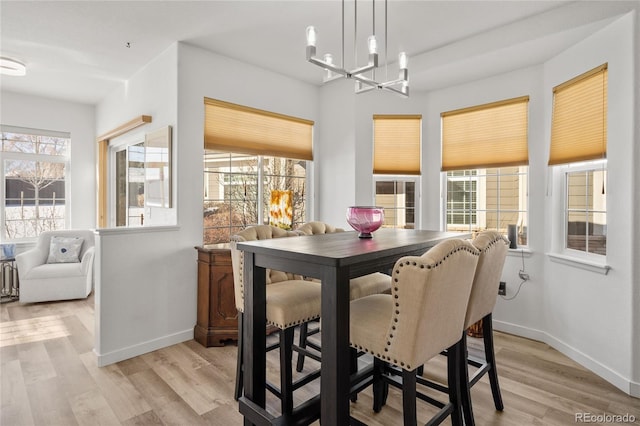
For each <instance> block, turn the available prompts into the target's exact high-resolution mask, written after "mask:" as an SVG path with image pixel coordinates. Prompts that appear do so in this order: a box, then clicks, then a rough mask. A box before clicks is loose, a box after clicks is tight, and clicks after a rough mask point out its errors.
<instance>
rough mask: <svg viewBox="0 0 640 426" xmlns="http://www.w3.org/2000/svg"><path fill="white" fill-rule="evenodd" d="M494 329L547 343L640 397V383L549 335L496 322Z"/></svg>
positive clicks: (627, 392) (613, 383) (624, 390)
mask: <svg viewBox="0 0 640 426" xmlns="http://www.w3.org/2000/svg"><path fill="white" fill-rule="evenodd" d="M493 328H494V330H497V331H502V332H505V333H509V334H514V335H516V336H521V337H526V338H527V339H532V340H537V341H539V342H543V343H546V344H547V345H549V346H551V347H552V348H554V349H555V350H557V351H558V352H560V353H562V354H563V355H566V356H567V357H569V358H571V359H572V360H574V361H575V362H577V363H578V364H580V365H582V366H583V367H585V368H587V369H588V370H591V371H592V372H593V373H595V374H597V375H598V376H600V377H602V378H603V379H604V380H606V381H607V382H609V383H611V384H612V385H614V386H615V387H617V388H618V389H620V390H621V391H623V392H624V393H626V394H627V395H631V396H634V397H636V398H638V397H640V383H636V382H633V381H631V380H630V379H627V378H626V377H623V376H621V375H620V374H619V373H617V372H615V371H613V370H612V369H610V368H609V367H607V366H606V365H604V364H602V363H600V362H598V361H596V360H595V359H593V358H591V357H590V356H588V355H586V354H585V353H583V352H582V351H580V350H578V349H576V348H574V347H572V346H570V345H567V344H566V343H564V342H562V341H561V340H559V339H557V338H556V337H554V336H551V335H550V334H549V333H546V332H544V331H541V330H536V329H533V328H528V327H523V326H520V325H516V324H511V323H508V322H504V321H496V320H493Z"/></svg>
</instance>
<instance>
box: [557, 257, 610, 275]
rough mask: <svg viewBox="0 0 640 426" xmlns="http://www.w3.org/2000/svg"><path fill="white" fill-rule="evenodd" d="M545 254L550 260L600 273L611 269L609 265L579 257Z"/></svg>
mask: <svg viewBox="0 0 640 426" xmlns="http://www.w3.org/2000/svg"><path fill="white" fill-rule="evenodd" d="M547 256H549V259H550V260H551V261H552V262H555V263H560V264H563V265H568V266H573V267H574V268H580V269H584V270H586V271H591V272H597V273H599V274H602V275H607V274H608V273H609V271H610V270H611V266H609V265H606V264H604V263H598V262H593V261H590V260H587V259H580V258H577V257H572V256H566V255H563V254H557V253H547Z"/></svg>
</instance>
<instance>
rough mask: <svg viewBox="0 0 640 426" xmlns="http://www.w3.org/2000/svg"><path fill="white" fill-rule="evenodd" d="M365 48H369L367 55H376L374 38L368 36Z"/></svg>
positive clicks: (376, 43) (376, 42) (376, 44)
mask: <svg viewBox="0 0 640 426" xmlns="http://www.w3.org/2000/svg"><path fill="white" fill-rule="evenodd" d="M367 46H368V47H369V55H373V54H374V53H378V41H377V40H376V36H374V35H370V36H369V37H368V38H367Z"/></svg>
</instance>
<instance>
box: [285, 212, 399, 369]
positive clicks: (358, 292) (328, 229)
mask: <svg viewBox="0 0 640 426" xmlns="http://www.w3.org/2000/svg"><path fill="white" fill-rule="evenodd" d="M296 231H297V232H299V233H300V234H302V235H319V234H332V233H334V232H344V229H342V228H336V227H335V226H333V225H329V224H328V223H324V222H318V221H314V222H307V223H305V224H303V225H300V227H298V228H297V229H296ZM380 293H391V277H390V276H389V275H386V274H383V273H380V272H376V273H373V274H369V275H365V276H363V277H357V278H353V279H352V280H350V281H349V300H355V299H359V298H361V297H365V296H369V295H372V294H380ZM317 331H318V329H316V330H313V331H312V332H309V329H308V323H305V324H303V325H302V326H301V327H300V342H299V346H300V347H301V348H306V347H307V345H309V346H310V347H312V348H313V349H315V350H316V351H319V350H320V347H319V346H317V345H315V344H313V343H311V342H309V341H308V340H307V337H308V336H310V335H311V334H314V333H315V332H317ZM309 355H310V356H312V357H313V358H315V359H316V360H318V359H319V358H318V357H317V356H313V355H312V354H309ZM304 357H305V353H304V352H300V353H298V364H297V366H296V370H297V371H302V369H303V367H304Z"/></svg>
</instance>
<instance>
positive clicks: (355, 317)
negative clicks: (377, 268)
mask: <svg viewBox="0 0 640 426" xmlns="http://www.w3.org/2000/svg"><path fill="white" fill-rule="evenodd" d="M478 254H479V253H478V250H477V249H476V248H475V247H473V245H472V244H471V243H470V242H468V241H463V240H459V239H453V240H447V241H443V242H441V243H439V244H438V245H436V246H435V247H433V248H432V249H430V250H429V251H428V252H426V253H425V254H423V255H422V256H406V257H403V258H401V259H399V260H398V261H397V262H396V264H395V266H394V269H393V281H392V289H391V294H390V295H387V294H377V295H372V296H366V297H363V298H360V299H357V300H354V301H352V302H351V323H350V339H351V346H352V347H353V348H355V349H357V350H363V351H365V352H368V353H370V354H372V355H373V356H374V376H373V384H374V410H375V411H380V409H381V408H382V404H383V399H384V398H385V397H386V396H385V393H386V392H385V390H384V389H385V388H386V386H387V385H386V383H389V384H392V385H394V386H398V387H401V388H402V395H403V415H404V424H405V425H415V424H416V421H417V419H416V396H417V392H416V368H417V367H419V366H421V365H422V364H424V363H425V362H426V361H428V360H429V359H431V358H433V357H434V356H436V355H437V354H439V353H440V352H442V351H443V350H445V349H447V356H448V380H449V402H448V403H447V404H442V405H441V406H442V408H441V410H440V411H439V413H438V414H437V415H436V416H435V417H434V421H435V423H434V424H438V423H440V422H441V421H442V420H444V419H445V418H446V417H447V416H449V415H451V419H452V423H453V424H454V425H458V424H462V419H461V412H460V389H459V381H460V376H459V372H460V368H459V364H460V362H461V361H460V359H461V358H460V357H461V341H462V334H463V330H464V328H463V327H464V319H465V314H466V310H467V303H468V301H469V294H470V292H471V284H472V282H473V276H474V272H475V268H476V264H477V263H478V257H479V256H478ZM389 364H391V365H393V366H396V367H399V368H401V369H402V383H399V382H397V381H395V380H394V379H393V377H392V376H387V375H386V374H385V369H386V368H387V366H388V365H389ZM421 399H422V398H421ZM430 424H431V423H430Z"/></svg>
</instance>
